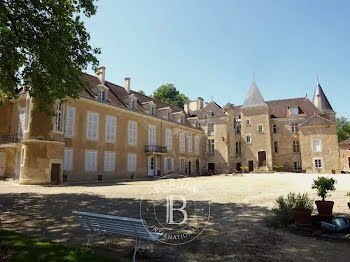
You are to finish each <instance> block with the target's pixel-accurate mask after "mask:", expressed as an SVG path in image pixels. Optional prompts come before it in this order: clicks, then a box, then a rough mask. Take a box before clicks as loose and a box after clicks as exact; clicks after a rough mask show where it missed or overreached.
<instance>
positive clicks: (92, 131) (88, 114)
mask: <svg viewBox="0 0 350 262" xmlns="http://www.w3.org/2000/svg"><path fill="white" fill-rule="evenodd" d="M89 116H96V136H94V126H93V125H94V120H93V119H92V120H91V121H92V130H91V133H92V134H91V135H92V136H91V137H90V136H89ZM99 118H100V116H99V113H96V112H91V111H88V112H87V121H86V139H87V140H98V133H99Z"/></svg>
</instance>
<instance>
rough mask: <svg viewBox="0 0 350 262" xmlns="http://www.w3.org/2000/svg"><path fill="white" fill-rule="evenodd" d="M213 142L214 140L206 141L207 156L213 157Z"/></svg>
mask: <svg viewBox="0 0 350 262" xmlns="http://www.w3.org/2000/svg"><path fill="white" fill-rule="evenodd" d="M214 152H215V141H214V139H208V155H214Z"/></svg>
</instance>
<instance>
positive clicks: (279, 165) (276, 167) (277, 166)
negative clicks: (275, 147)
mask: <svg viewBox="0 0 350 262" xmlns="http://www.w3.org/2000/svg"><path fill="white" fill-rule="evenodd" d="M282 167H283V165H281V164H276V165H273V168H275V169H280V168H282Z"/></svg>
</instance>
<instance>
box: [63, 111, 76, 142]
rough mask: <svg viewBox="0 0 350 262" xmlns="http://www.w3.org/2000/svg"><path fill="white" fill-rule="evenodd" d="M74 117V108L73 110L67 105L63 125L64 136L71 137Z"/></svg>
mask: <svg viewBox="0 0 350 262" xmlns="http://www.w3.org/2000/svg"><path fill="white" fill-rule="evenodd" d="M74 118H75V110H74V108H72V107H67V110H66V126H65V133H66V136H69V137H72V136H73V135H74Z"/></svg>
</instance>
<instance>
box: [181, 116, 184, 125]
mask: <svg viewBox="0 0 350 262" xmlns="http://www.w3.org/2000/svg"><path fill="white" fill-rule="evenodd" d="M180 123H181V124H185V117H184V116H181V118H180Z"/></svg>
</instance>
